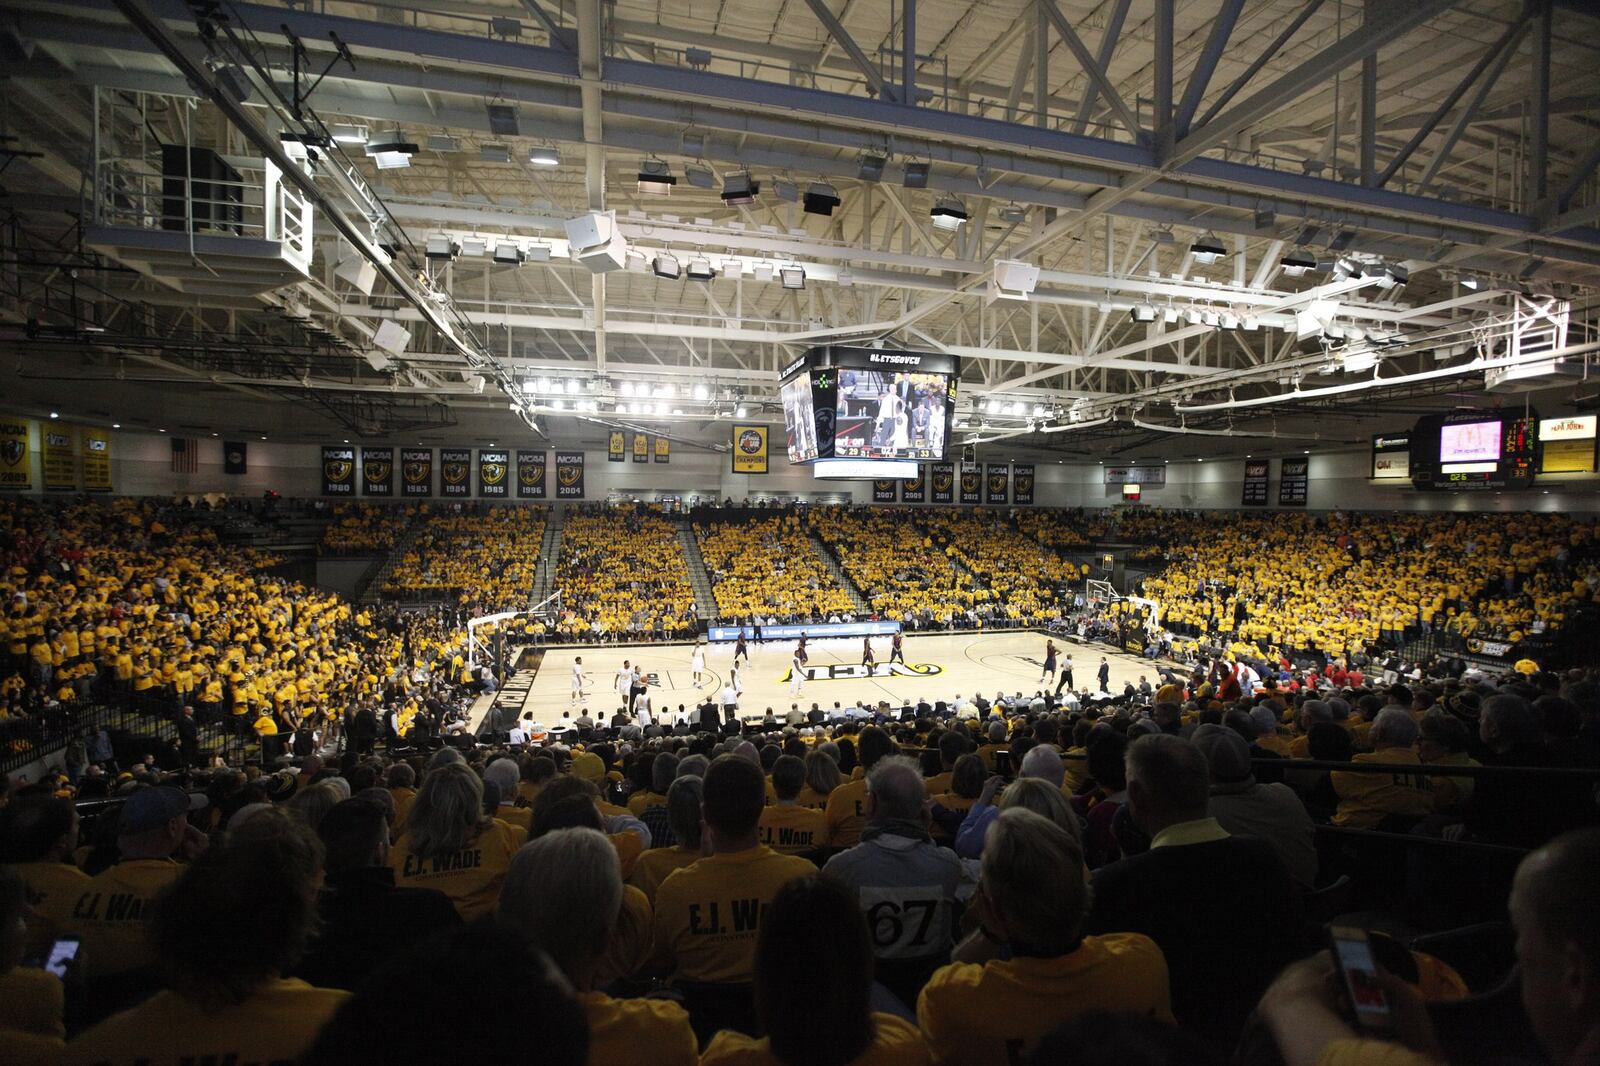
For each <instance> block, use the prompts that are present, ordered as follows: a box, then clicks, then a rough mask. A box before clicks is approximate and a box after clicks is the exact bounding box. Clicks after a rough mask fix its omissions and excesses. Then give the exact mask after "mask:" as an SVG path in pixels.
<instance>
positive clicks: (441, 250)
mask: <svg viewBox="0 0 1600 1066" xmlns="http://www.w3.org/2000/svg"><path fill="white" fill-rule="evenodd" d="M422 254H423V256H424V257H426V258H428V259H434V260H446V261H448V260H451V259H454V258H455V257H456V256H458V255H460V254H461V245H459V244H457V243H456V242H455V241H454V240H453V239H451V238H450V237H446V236H444V235H443V234H440V235H438V236H434V237H429V238H428V243H427V246H426V247H425V248H424V249H423V252H422Z"/></svg>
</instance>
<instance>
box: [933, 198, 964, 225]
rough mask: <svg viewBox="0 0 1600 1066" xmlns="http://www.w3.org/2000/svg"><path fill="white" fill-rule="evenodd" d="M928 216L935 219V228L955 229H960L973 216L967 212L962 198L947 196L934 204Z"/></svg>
mask: <svg viewBox="0 0 1600 1066" xmlns="http://www.w3.org/2000/svg"><path fill="white" fill-rule="evenodd" d="M928 217H929V218H930V219H932V220H933V225H934V228H935V229H943V230H955V229H960V228H961V227H962V226H963V225H964V224H965V223H966V221H967V219H969V218H971V217H972V216H971V215H969V214H967V208H966V205H964V204H963V203H962V202H961V201H960V200H957V199H956V198H955V197H953V196H947V197H943V198H941V199H940V200H939V201H938V202H937V203H935V204H934V205H933V207H932V208H931V209H930V210H929V211H928Z"/></svg>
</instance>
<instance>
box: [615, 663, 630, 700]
mask: <svg viewBox="0 0 1600 1066" xmlns="http://www.w3.org/2000/svg"><path fill="white" fill-rule="evenodd" d="M632 690H633V665H632V664H631V663H629V662H628V660H626V659H624V660H622V669H620V670H618V671H617V695H618V696H620V697H621V698H622V705H623V706H624V707H630V706H632V704H633V691H632Z"/></svg>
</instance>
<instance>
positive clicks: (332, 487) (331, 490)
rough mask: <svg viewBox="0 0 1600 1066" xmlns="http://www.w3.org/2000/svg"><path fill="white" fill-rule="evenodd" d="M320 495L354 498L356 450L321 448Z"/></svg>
mask: <svg viewBox="0 0 1600 1066" xmlns="http://www.w3.org/2000/svg"><path fill="white" fill-rule="evenodd" d="M322 494H323V495H324V496H354V495H355V494H356V450H355V449H354V448H351V447H348V446H345V445H326V444H325V445H323V447H322Z"/></svg>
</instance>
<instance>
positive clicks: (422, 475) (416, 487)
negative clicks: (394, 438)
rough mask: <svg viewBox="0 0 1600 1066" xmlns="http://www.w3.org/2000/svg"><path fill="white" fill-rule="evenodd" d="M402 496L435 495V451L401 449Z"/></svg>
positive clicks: (429, 449) (430, 449) (427, 449)
mask: <svg viewBox="0 0 1600 1066" xmlns="http://www.w3.org/2000/svg"><path fill="white" fill-rule="evenodd" d="M400 480H401V488H400V494H401V495H402V496H413V497H415V496H432V495H433V449H432V448H401V449H400Z"/></svg>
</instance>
